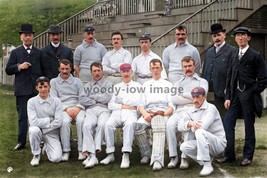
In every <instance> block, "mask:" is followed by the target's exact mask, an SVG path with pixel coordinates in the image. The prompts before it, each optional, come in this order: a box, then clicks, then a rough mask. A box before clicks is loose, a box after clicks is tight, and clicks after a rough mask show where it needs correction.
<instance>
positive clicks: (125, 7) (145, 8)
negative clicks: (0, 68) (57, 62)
mask: <svg viewBox="0 0 267 178" xmlns="http://www.w3.org/2000/svg"><path fill="white" fill-rule="evenodd" d="M155 1H156V0H105V1H101V2H98V3H96V4H94V5H92V6H89V7H88V8H86V9H84V10H82V11H81V12H79V13H77V14H75V15H73V16H71V17H69V18H68V19H66V20H64V21H62V22H60V23H59V24H58V25H59V26H60V28H61V30H62V31H63V32H64V33H63V34H62V37H61V41H62V42H63V43H65V44H66V45H67V43H68V41H70V40H71V39H70V36H71V35H73V34H78V33H82V32H83V28H84V26H85V25H86V24H106V23H109V22H110V19H111V18H112V17H115V16H117V15H128V14H136V13H140V12H150V11H154V10H155ZM48 43H49V38H48V35H47V31H45V32H43V33H41V34H39V35H37V36H36V37H35V38H34V46H36V47H38V48H42V47H44V46H46V45H47V44H48Z"/></svg>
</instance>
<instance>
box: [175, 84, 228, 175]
mask: <svg viewBox="0 0 267 178" xmlns="http://www.w3.org/2000/svg"><path fill="white" fill-rule="evenodd" d="M205 93H206V91H205V89H204V88H202V87H196V88H194V89H193V90H192V91H191V95H192V98H193V103H194V106H191V107H190V108H189V109H188V110H187V111H186V112H185V113H184V116H183V117H182V118H181V119H180V120H179V123H178V130H179V131H180V132H184V135H185V137H184V139H185V140H184V142H183V143H182V144H181V146H180V150H181V151H182V152H183V153H184V154H186V155H187V156H189V157H191V158H192V159H193V160H195V161H196V162H198V163H199V164H200V165H201V166H203V168H202V170H201V172H200V173H199V175H200V176H208V175H210V174H211V173H212V171H213V167H212V165H211V162H212V157H218V156H220V155H221V154H222V153H223V151H224V149H225V147H226V138H225V132H224V128H223V124H222V120H221V116H220V113H219V111H218V110H217V108H216V107H215V106H214V105H213V104H210V103H208V102H207V101H206V96H205ZM186 135H187V136H186Z"/></svg>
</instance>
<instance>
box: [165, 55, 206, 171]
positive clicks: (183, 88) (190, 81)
mask: <svg viewBox="0 0 267 178" xmlns="http://www.w3.org/2000/svg"><path fill="white" fill-rule="evenodd" d="M195 68H196V65H195V60H194V59H193V58H192V57H191V56H185V57H184V58H183V59H182V69H183V71H184V76H183V77H182V78H181V79H180V80H178V81H177V82H175V83H174V87H175V89H176V90H175V91H177V92H176V93H175V95H173V96H172V101H173V104H174V105H176V106H177V109H176V111H175V113H174V114H173V115H172V116H171V117H170V118H169V119H168V122H167V131H166V134H167V143H168V149H169V156H170V158H171V161H170V163H169V164H168V168H175V167H176V166H177V164H178V152H177V143H178V142H177V136H176V134H177V133H178V129H177V124H178V122H179V119H180V118H181V117H182V115H183V113H184V112H185V111H186V110H187V109H188V107H190V106H193V99H192V96H191V91H192V89H193V88H195V87H203V88H204V89H205V91H208V82H207V81H206V80H205V79H203V78H201V77H199V76H198V74H197V73H195ZM179 136H180V137H181V136H182V134H181V133H179ZM181 140H182V139H181ZM181 140H179V141H181ZM181 157H182V159H181V165H180V169H184V168H186V167H188V166H187V164H186V163H187V162H185V161H184V158H185V155H184V154H182V155H181Z"/></svg>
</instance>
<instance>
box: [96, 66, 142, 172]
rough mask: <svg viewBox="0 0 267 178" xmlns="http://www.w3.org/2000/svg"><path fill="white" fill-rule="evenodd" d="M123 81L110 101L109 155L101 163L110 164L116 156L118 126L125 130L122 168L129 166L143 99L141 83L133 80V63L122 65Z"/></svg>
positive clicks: (107, 151) (116, 87)
mask: <svg viewBox="0 0 267 178" xmlns="http://www.w3.org/2000/svg"><path fill="white" fill-rule="evenodd" d="M120 73H121V76H122V82H121V83H118V84H116V85H115V88H114V93H113V96H112V99H111V100H110V102H109V103H108V108H109V109H110V110H112V113H111V116H110V117H109V119H108V120H107V122H106V126H105V139H106V145H107V148H106V153H107V154H108V155H107V157H106V158H105V159H104V160H102V161H101V162H100V164H109V163H111V162H113V161H114V160H115V158H114V152H115V147H114V134H115V133H114V132H115V129H116V128H118V127H122V130H123V147H122V152H123V156H122V162H121V166H120V167H121V168H129V166H130V160H129V153H131V152H132V144H133V137H134V123H135V122H136V120H137V106H138V105H139V103H140V101H141V92H140V91H139V89H141V87H142V86H141V85H140V84H139V83H137V82H134V81H132V73H133V71H132V69H131V65H130V64H128V63H124V64H122V65H121V66H120Z"/></svg>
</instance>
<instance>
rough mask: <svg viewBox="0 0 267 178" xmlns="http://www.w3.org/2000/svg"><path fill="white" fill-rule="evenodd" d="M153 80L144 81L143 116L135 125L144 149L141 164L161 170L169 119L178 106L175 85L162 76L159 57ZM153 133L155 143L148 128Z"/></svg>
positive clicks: (140, 144) (136, 135) (153, 69)
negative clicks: (174, 101)
mask: <svg viewBox="0 0 267 178" xmlns="http://www.w3.org/2000/svg"><path fill="white" fill-rule="evenodd" d="M149 65H150V70H151V73H152V77H153V78H152V79H151V80H149V81H147V82H145V83H144V84H143V88H144V92H143V94H142V100H141V103H140V104H139V106H138V111H139V112H140V113H141V114H142V116H141V117H140V118H139V119H138V121H137V123H136V124H135V138H136V141H137V143H138V146H139V150H140V152H141V157H142V159H141V161H140V162H141V164H148V163H149V159H151V161H150V165H153V170H155V171H157V170H160V169H162V167H164V150H165V147H164V146H165V132H166V122H167V120H168V118H169V116H170V115H171V114H172V113H173V111H174V109H175V107H174V105H173V104H172V100H171V89H172V84H171V83H170V82H168V81H167V80H164V79H163V78H161V72H162V70H163V67H162V62H161V60H159V59H153V60H151V61H150V64H149ZM148 128H149V129H151V128H152V132H153V145H152V148H151V145H150V143H149V140H148V139H147V135H146V129H148Z"/></svg>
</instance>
